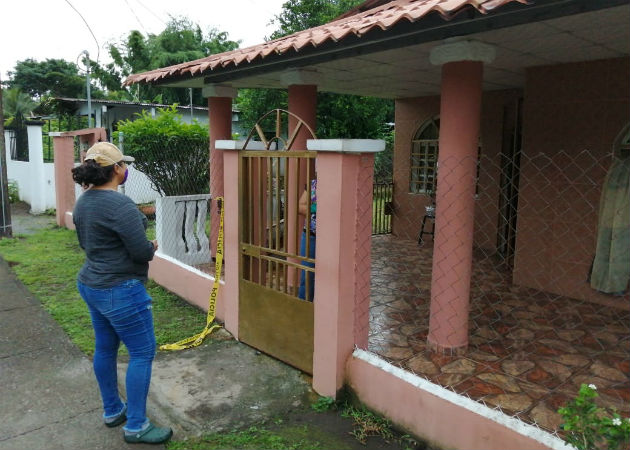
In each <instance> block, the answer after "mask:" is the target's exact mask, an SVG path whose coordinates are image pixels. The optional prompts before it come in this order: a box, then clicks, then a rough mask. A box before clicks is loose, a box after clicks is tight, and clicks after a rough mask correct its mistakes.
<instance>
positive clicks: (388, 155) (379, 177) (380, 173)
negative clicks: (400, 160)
mask: <svg viewBox="0 0 630 450" xmlns="http://www.w3.org/2000/svg"><path fill="white" fill-rule="evenodd" d="M381 139H385V150H383V151H382V152H378V153H377V154H376V155H375V156H374V182H376V183H389V182H391V181H392V178H393V175H394V130H393V129H391V130H389V131H385V132H384V133H383V135H382V137H381Z"/></svg>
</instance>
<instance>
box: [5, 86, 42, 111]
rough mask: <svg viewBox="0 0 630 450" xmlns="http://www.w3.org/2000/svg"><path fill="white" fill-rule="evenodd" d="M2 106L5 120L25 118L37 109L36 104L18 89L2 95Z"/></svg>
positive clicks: (6, 91) (9, 90) (15, 88)
mask: <svg viewBox="0 0 630 450" xmlns="http://www.w3.org/2000/svg"><path fill="white" fill-rule="evenodd" d="M2 106H3V108H4V114H5V117H6V118H9V117H15V116H22V117H26V116H28V115H29V114H30V113H31V112H32V111H33V110H34V109H35V108H36V107H37V102H35V101H33V99H32V98H31V97H30V96H29V95H28V94H27V93H25V92H22V90H21V89H20V88H19V87H14V88H11V89H7V90H5V91H4V92H3V93H2Z"/></svg>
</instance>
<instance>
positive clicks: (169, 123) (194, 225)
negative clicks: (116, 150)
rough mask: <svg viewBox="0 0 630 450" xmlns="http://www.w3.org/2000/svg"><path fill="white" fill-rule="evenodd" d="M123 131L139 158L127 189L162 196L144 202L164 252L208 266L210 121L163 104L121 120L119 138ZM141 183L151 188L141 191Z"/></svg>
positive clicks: (142, 207)
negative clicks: (186, 119) (187, 117)
mask: <svg viewBox="0 0 630 450" xmlns="http://www.w3.org/2000/svg"><path fill="white" fill-rule="evenodd" d="M121 136H122V137H123V140H122V146H123V150H124V153H125V154H127V155H130V156H133V157H134V158H135V159H136V160H135V162H134V163H133V166H132V167H133V169H132V170H130V174H129V181H128V182H127V183H126V185H125V193H126V194H127V195H129V196H130V197H131V198H151V196H150V195H149V194H153V198H157V200H156V201H155V203H153V202H150V203H151V204H143V205H139V208H140V210H141V211H143V212H144V213H145V214H146V215H147V217H148V218H149V219H150V220H152V219H155V237H156V238H157V239H158V241H159V242H160V252H161V253H163V254H165V255H168V256H170V257H172V258H174V259H176V260H178V261H180V262H182V263H184V264H188V265H194V266H197V267H199V268H201V269H202V270H205V269H206V268H205V267H204V266H205V265H208V264H209V263H210V248H209V241H208V239H209V237H208V235H209V232H208V230H209V214H208V200H209V195H208V193H209V186H210V179H209V167H208V152H209V138H208V129H207V126H204V125H200V124H199V123H196V122H195V123H192V124H188V123H185V122H183V120H182V116H181V115H179V114H178V113H177V110H176V107H175V106H172V107H169V108H164V109H159V113H158V115H157V116H156V117H152V116H151V114H150V113H148V112H146V111H145V112H143V113H141V114H139V117H138V119H136V120H134V121H130V120H127V121H124V122H122V123H121V124H120V125H119V127H118V135H117V136H116V135H115V136H114V138H115V140H116V141H118V142H119V143H120V142H121V140H120V137H121ZM145 177H146V178H145ZM141 179H148V181H149V183H141V181H142V180H141ZM139 186H144V189H147V190H148V189H151V190H152V192H151V193H142V192H138V187H139ZM149 186H150V188H149ZM143 194H145V195H143ZM156 207H157V208H156ZM156 213H157V214H156ZM150 225H152V222H151V223H150Z"/></svg>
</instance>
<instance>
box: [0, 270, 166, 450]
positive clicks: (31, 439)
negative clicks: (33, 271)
mask: <svg viewBox="0 0 630 450" xmlns="http://www.w3.org/2000/svg"><path fill="white" fill-rule="evenodd" d="M0 293H1V294H0V399H1V400H0V405H1V410H2V421H0V449H1V450H5V449H6V450H9V449H10V450H16V449H32V450H39V449H88V448H89V449H103V450H106V449H107V450H109V449H112V450H114V449H120V448H124V447H126V446H127V445H126V444H125V443H124V442H123V440H122V430H121V429H120V428H117V429H109V428H107V427H105V426H104V425H103V422H102V417H101V415H102V409H101V401H100V398H99V394H98V390H97V387H96V381H95V380H94V375H93V373H92V363H91V362H90V360H89V359H88V358H87V357H86V356H85V355H84V354H83V353H81V352H80V351H79V350H78V349H77V348H76V347H75V346H74V345H73V344H72V343H71V342H70V340H69V339H68V336H67V335H66V334H65V333H64V332H63V330H61V328H60V327H59V326H58V325H57V323H56V322H55V321H54V320H53V318H52V317H51V316H50V315H49V314H48V313H47V312H46V311H44V310H43V308H42V307H41V304H40V302H39V301H38V300H37V299H35V298H33V297H32V295H31V294H30V293H29V292H28V291H27V290H26V289H25V288H24V286H23V285H22V284H21V283H20V282H19V281H18V280H17V279H16V278H15V277H14V276H13V274H12V273H11V272H10V270H9V267H8V265H7V263H6V262H5V261H4V260H1V259H0ZM133 448H137V449H142V448H156V447H155V446H147V445H135V446H134V447H133ZM158 448H160V447H159V446H158ZM161 448H163V446H162V447H161Z"/></svg>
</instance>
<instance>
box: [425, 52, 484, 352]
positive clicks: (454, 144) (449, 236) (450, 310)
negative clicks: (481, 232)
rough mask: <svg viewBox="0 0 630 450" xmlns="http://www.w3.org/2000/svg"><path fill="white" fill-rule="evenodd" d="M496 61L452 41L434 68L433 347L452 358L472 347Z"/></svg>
mask: <svg viewBox="0 0 630 450" xmlns="http://www.w3.org/2000/svg"><path fill="white" fill-rule="evenodd" d="M493 58H494V48H493V47H490V46H488V45H486V44H482V43H479V42H474V41H449V42H447V43H446V44H444V45H441V46H439V47H436V48H434V49H433V51H432V52H431V62H432V63H433V64H441V65H442V90H441V101H440V152H439V156H438V178H437V192H436V194H437V196H436V219H435V232H436V234H435V240H434V244H433V275H432V279H431V308H430V319H429V335H428V338H427V341H428V344H429V347H430V348H431V349H432V350H433V351H435V352H438V353H443V354H449V355H451V354H461V353H463V352H465V351H466V349H467V347H468V312H469V299H470V275H471V269H472V248H473V226H474V208H475V178H476V168H477V148H478V143H479V123H480V116H481V95H482V81H483V62H490V61H492V59H493Z"/></svg>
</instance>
